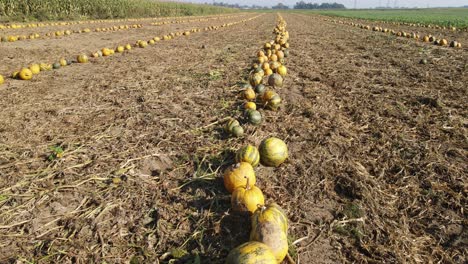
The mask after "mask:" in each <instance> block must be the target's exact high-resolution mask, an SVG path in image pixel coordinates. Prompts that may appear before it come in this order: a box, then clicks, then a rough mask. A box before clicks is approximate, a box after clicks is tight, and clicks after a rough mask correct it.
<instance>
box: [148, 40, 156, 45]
mask: <svg viewBox="0 0 468 264" xmlns="http://www.w3.org/2000/svg"><path fill="white" fill-rule="evenodd" d="M155 43H156V42H155V41H154V39H150V40H148V44H150V45H154V44H155Z"/></svg>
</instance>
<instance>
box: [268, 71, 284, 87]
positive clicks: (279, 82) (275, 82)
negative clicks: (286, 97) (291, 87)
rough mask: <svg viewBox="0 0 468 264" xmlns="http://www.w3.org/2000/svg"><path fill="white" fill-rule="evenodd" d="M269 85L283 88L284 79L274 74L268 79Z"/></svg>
mask: <svg viewBox="0 0 468 264" xmlns="http://www.w3.org/2000/svg"><path fill="white" fill-rule="evenodd" d="M268 84H269V85H270V86H273V87H282V86H283V77H281V75H279V74H278V73H273V74H272V75H270V77H268Z"/></svg>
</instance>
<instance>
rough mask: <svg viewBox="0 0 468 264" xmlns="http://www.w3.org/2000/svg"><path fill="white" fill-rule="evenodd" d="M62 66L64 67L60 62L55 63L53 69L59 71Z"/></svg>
mask: <svg viewBox="0 0 468 264" xmlns="http://www.w3.org/2000/svg"><path fill="white" fill-rule="evenodd" d="M60 66H62V65H61V64H60V63H59V62H55V63H54V64H52V68H54V69H59V68H60Z"/></svg>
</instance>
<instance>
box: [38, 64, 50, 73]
mask: <svg viewBox="0 0 468 264" xmlns="http://www.w3.org/2000/svg"><path fill="white" fill-rule="evenodd" d="M39 68H40V69H41V71H49V70H52V64H50V63H40V64H39Z"/></svg>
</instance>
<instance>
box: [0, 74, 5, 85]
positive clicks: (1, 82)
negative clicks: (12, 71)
mask: <svg viewBox="0 0 468 264" xmlns="http://www.w3.org/2000/svg"><path fill="white" fill-rule="evenodd" d="M4 82H5V78H3V75H1V74H0V84H3V83H4Z"/></svg>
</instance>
